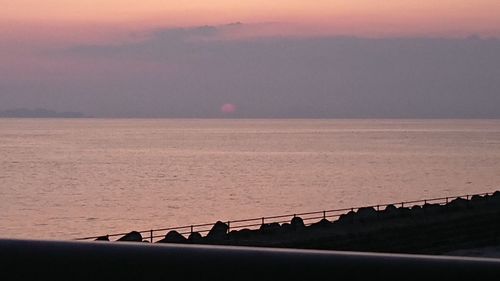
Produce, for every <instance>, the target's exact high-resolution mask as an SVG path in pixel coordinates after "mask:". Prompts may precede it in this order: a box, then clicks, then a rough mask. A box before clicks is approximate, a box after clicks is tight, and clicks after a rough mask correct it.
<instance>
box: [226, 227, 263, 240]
mask: <svg viewBox="0 0 500 281" xmlns="http://www.w3.org/2000/svg"><path fill="white" fill-rule="evenodd" d="M255 234H256V231H255V230H250V229H248V228H244V229H240V230H232V231H231V232H229V235H228V236H229V238H231V239H236V240H238V239H249V238H252V237H253V236H255Z"/></svg>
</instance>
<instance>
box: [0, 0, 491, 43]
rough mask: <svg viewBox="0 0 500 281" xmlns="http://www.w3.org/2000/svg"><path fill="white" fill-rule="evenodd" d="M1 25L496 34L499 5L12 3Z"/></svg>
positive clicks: (403, 1)
mask: <svg viewBox="0 0 500 281" xmlns="http://www.w3.org/2000/svg"><path fill="white" fill-rule="evenodd" d="M0 19H3V22H6V21H9V22H11V23H14V22H36V23H40V22H42V23H54V22H59V23H65V24H68V22H73V23H87V24H89V23H92V24H103V23H107V24H110V23H113V24H118V23H119V24H126V23H128V24H129V25H135V26H139V25H142V26H144V25H149V26H151V25H168V26H185V25H204V24H221V23H228V22H235V21H242V22H254V23H255V22H285V23H293V24H295V25H301V26H308V27H310V29H315V30H317V31H319V30H321V31H322V32H323V33H333V34H352V33H355V34H364V33H368V34H370V33H371V34H375V35H376V34H398V33H399V34H405V33H412V34H419V33H443V32H444V33H446V32H450V33H472V32H475V33H485V34H490V33H496V34H498V32H499V30H500V1H498V0H475V1H471V0H441V1H422V0H387V1H373V0H350V1H346V0H315V1H303V0H273V1H269V0H249V1H234V0H211V1H210V0H203V1H202V0H192V1H178V0H142V1H136V0H71V1H67V0H44V1H40V0H16V1H3V3H2V4H0ZM312 27H315V28H312Z"/></svg>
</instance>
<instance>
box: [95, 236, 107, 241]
mask: <svg viewBox="0 0 500 281" xmlns="http://www.w3.org/2000/svg"><path fill="white" fill-rule="evenodd" d="M94 241H109V236H108V235H104V236H99V237H97V239H96V240H94Z"/></svg>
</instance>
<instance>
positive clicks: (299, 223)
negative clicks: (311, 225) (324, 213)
mask: <svg viewBox="0 0 500 281" xmlns="http://www.w3.org/2000/svg"><path fill="white" fill-rule="evenodd" d="M290 225H291V226H292V228H293V229H295V230H298V229H303V228H305V227H306V226H305V224H304V220H303V219H302V218H301V217H293V218H292V220H291V221H290Z"/></svg>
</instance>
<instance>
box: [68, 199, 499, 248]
mask: <svg viewBox="0 0 500 281" xmlns="http://www.w3.org/2000/svg"><path fill="white" fill-rule="evenodd" d="M489 195H493V192H484V193H476V194H466V195H459V196H448V197H439V198H430V199H421V200H412V201H403V202H396V203H386V204H378V205H368V206H361V207H352V208H343V209H331V210H323V211H315V212H305V213H295V214H286V215H277V216H267V217H258V218H250V219H240V220H227V221H223V222H224V223H226V224H227V226H228V230H227V232H228V233H229V231H231V230H241V229H245V228H247V229H258V228H259V227H260V226H262V225H263V224H270V223H280V224H281V223H289V222H290V220H291V219H292V218H293V217H300V218H301V219H302V220H303V222H304V224H305V225H306V226H309V225H311V224H313V223H315V222H317V221H318V220H321V219H327V220H330V221H333V220H334V219H337V218H339V217H340V216H341V215H343V214H346V213H348V212H351V211H352V212H355V211H357V210H359V209H361V208H374V209H375V210H377V211H381V210H384V209H385V208H387V206H390V205H393V206H396V207H411V206H423V205H425V204H439V205H445V204H448V203H449V202H450V201H451V200H454V199H458V198H462V199H466V200H469V199H471V198H472V196H489ZM214 224H215V223H204V224H192V225H183V226H174V227H166V228H157V229H148V230H140V231H137V232H139V233H140V234H141V235H142V237H143V239H147V240H149V241H150V242H155V241H156V240H158V238H164V237H165V235H166V233H168V232H169V231H172V230H175V231H177V232H179V233H180V234H182V235H189V234H191V233H193V232H198V233H200V234H203V233H208V232H209V231H210V230H211V228H212V227H213V225H214ZM128 233H129V232H123V233H113V234H106V235H99V236H90V237H83V238H77V239H76V240H95V239H98V238H101V237H107V238H113V237H121V236H124V235H126V234H128Z"/></svg>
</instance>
